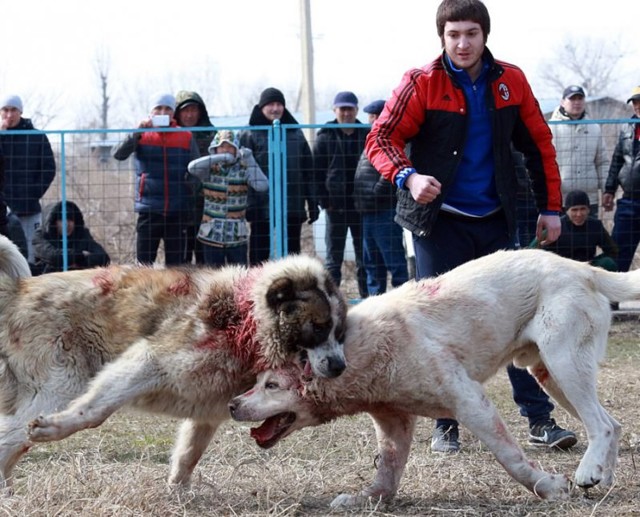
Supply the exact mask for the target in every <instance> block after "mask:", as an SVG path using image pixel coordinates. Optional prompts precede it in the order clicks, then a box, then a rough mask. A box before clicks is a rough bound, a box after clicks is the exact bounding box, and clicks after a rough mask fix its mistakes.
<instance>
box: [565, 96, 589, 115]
mask: <svg viewBox="0 0 640 517" xmlns="http://www.w3.org/2000/svg"><path fill="white" fill-rule="evenodd" d="M560 105H561V106H562V107H563V108H564V111H566V113H567V115H569V116H570V117H571V118H580V116H581V115H582V114H583V113H584V105H585V101H584V95H580V94H577V95H572V96H571V97H567V98H565V99H562V102H561V104H560Z"/></svg>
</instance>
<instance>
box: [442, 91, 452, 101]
mask: <svg viewBox="0 0 640 517" xmlns="http://www.w3.org/2000/svg"><path fill="white" fill-rule="evenodd" d="M442 100H443V101H450V100H451V97H449V94H448V93H445V94H444V95H443V97H442Z"/></svg>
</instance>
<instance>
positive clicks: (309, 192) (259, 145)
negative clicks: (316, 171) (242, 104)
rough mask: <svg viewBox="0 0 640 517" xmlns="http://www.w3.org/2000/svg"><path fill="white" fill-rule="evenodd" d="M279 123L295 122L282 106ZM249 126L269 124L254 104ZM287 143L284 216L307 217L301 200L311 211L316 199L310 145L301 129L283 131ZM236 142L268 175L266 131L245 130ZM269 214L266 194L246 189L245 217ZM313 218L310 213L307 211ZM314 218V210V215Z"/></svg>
mask: <svg viewBox="0 0 640 517" xmlns="http://www.w3.org/2000/svg"><path fill="white" fill-rule="evenodd" d="M280 123H281V124H298V121H297V120H296V119H295V117H294V116H293V115H291V113H290V112H289V110H287V109H286V108H285V110H284V113H283V114H282V118H281V119H280ZM249 125H250V126H270V125H272V122H271V121H270V120H269V119H267V117H265V116H264V114H263V113H262V110H261V109H260V107H259V106H258V105H257V104H256V105H255V106H254V107H253V110H252V112H251V116H250V117H249ZM286 138H287V141H286V146H287V164H286V174H287V219H288V220H289V221H292V220H297V221H305V220H307V212H306V209H305V203H307V204H308V206H309V209H310V211H311V212H314V211H315V212H317V206H318V200H317V195H316V189H315V185H314V181H313V156H312V154H311V148H310V147H309V143H308V142H307V139H306V138H305V136H304V133H303V132H302V130H301V129H287V130H286ZM240 144H241V145H242V146H244V147H247V148H249V149H251V150H252V151H253V156H254V157H255V159H256V161H257V162H258V165H259V166H260V169H262V171H263V172H264V173H265V175H267V176H269V173H270V172H269V142H268V134H267V131H266V130H245V131H243V132H242V133H241V134H240ZM268 217H269V194H268V193H260V192H256V191H255V190H254V189H249V205H248V208H247V220H248V221H256V220H259V219H267V218H268ZM309 217H310V218H313V214H312V213H310V214H309ZM315 217H316V218H317V213H316V214H315Z"/></svg>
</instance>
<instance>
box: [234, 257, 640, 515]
mask: <svg viewBox="0 0 640 517" xmlns="http://www.w3.org/2000/svg"><path fill="white" fill-rule="evenodd" d="M638 298H640V270H639V271H634V272H631V273H610V272H607V271H604V270H602V269H598V268H594V267H591V266H589V265H587V264H583V263H579V262H575V261H572V260H568V259H564V258H561V257H559V256H558V255H555V254H553V253H550V252H546V251H538V250H522V251H503V252H497V253H495V254H493V255H490V256H487V257H485V258H481V259H479V260H475V261H472V262H469V263H467V264H465V265H463V266H461V267H459V268H457V269H455V270H452V271H450V272H449V273H446V274H444V275H442V276H439V277H437V278H433V279H427V280H422V281H421V282H417V283H416V282H410V283H407V284H405V285H403V286H401V287H399V288H397V289H395V290H393V291H391V292H388V293H386V294H384V295H380V296H376V297H371V298H368V299H366V300H364V301H362V302H361V303H360V304H359V305H357V306H355V307H353V308H351V309H350V310H349V312H348V313H347V323H346V328H347V330H346V334H345V355H346V359H347V369H346V370H345V371H344V373H343V374H342V375H341V376H340V377H338V378H337V379H333V380H326V379H311V380H308V381H307V380H305V379H304V375H301V373H300V370H299V369H298V368H297V367H296V366H293V365H292V366H291V367H289V368H283V369H279V370H271V371H266V372H263V373H261V374H260V375H259V376H258V383H257V384H256V386H254V388H253V389H251V390H250V391H248V392H246V393H245V394H243V395H240V396H238V397H236V398H235V399H233V401H232V402H231V404H230V410H231V413H232V416H233V417H234V419H236V420H245V421H262V420H265V419H266V420H265V422H264V423H263V424H262V425H261V426H260V427H259V428H256V429H252V436H253V437H254V438H255V440H256V441H257V442H258V444H259V445H261V446H263V447H271V446H273V445H274V444H275V443H277V442H278V441H279V440H280V439H281V438H283V437H285V436H287V435H289V434H291V433H292V432H293V431H295V430H297V429H301V428H303V427H306V426H314V425H318V424H322V423H325V422H328V421H330V420H332V419H334V418H336V417H339V416H342V415H351V414H355V413H359V412H367V413H369V415H370V416H371V418H372V419H373V422H374V426H375V430H376V435H377V438H378V453H379V456H378V458H379V461H378V462H377V467H378V469H377V473H376V477H375V480H374V481H373V483H372V484H371V485H370V486H369V487H367V488H365V489H364V490H362V492H360V493H359V494H357V495H349V494H342V495H340V496H338V497H337V498H336V499H335V500H334V502H333V503H332V506H354V505H359V504H361V503H362V502H363V501H365V500H366V499H367V498H369V497H373V498H376V499H377V498H382V499H385V498H391V497H393V496H394V495H395V493H396V491H397V489H398V485H399V482H400V478H401V476H402V472H403V470H404V467H405V464H406V461H407V458H408V455H409V450H410V446H411V441H412V438H413V432H414V425H415V421H416V416H417V415H420V416H428V417H434V418H436V417H454V418H456V419H457V420H459V421H460V422H461V424H463V425H464V426H465V427H467V428H468V429H469V430H470V431H471V432H473V433H474V434H475V435H476V436H477V437H478V438H479V439H481V440H482V441H483V442H484V443H485V445H486V446H487V447H488V448H489V449H490V450H491V451H492V452H493V453H494V455H495V456H496V458H497V460H498V461H499V462H500V463H501V464H502V466H503V467H504V468H505V469H506V470H507V472H508V473H509V474H510V475H511V476H512V477H513V478H514V479H515V480H516V481H519V482H520V483H522V484H523V485H524V486H525V487H527V488H528V489H529V490H531V491H532V492H534V493H535V494H537V495H538V496H540V497H542V498H545V499H557V498H563V497H566V496H567V495H568V494H569V490H570V486H571V483H570V481H569V479H568V478H566V477H565V476H564V475H555V474H549V473H546V472H544V471H542V470H540V469H538V468H537V467H536V466H535V465H534V464H533V463H531V462H529V461H528V460H527V458H526V457H525V454H524V452H523V451H522V449H521V448H520V446H519V445H518V443H517V442H516V441H515V439H514V438H513V437H512V436H511V434H510V433H509V432H508V430H507V428H506V426H505V424H504V422H503V420H502V419H501V418H500V416H499V415H498V413H497V411H496V409H495V407H494V405H493V404H492V403H491V401H490V400H489V399H488V398H487V396H486V394H485V391H484V389H483V387H482V383H484V382H485V381H487V380H488V379H489V378H490V377H492V376H493V375H494V374H495V373H496V372H497V371H498V370H499V369H500V368H502V367H504V366H505V365H506V364H508V363H509V362H511V361H513V362H514V363H515V364H516V366H520V367H527V368H528V370H529V371H530V372H531V373H532V374H533V375H534V376H535V377H536V379H537V380H538V382H539V383H540V384H541V386H542V387H543V388H544V389H545V391H547V393H549V395H551V396H552V397H553V398H554V399H555V400H556V401H557V402H559V403H560V404H561V405H562V406H563V407H564V408H565V409H566V410H567V411H569V412H570V413H571V414H572V415H574V416H575V417H576V418H578V419H579V420H581V421H582V423H583V424H584V426H585V428H586V432H587V438H588V441H589V446H588V448H587V451H586V453H585V455H584V457H583V459H582V461H581V462H580V465H579V467H578V469H577V471H576V473H575V477H574V480H575V483H576V484H577V485H578V486H580V487H591V486H593V485H596V484H597V483H602V484H610V483H611V482H612V480H613V477H614V473H615V467H616V463H617V452H618V439H619V437H620V432H621V428H620V425H619V424H618V422H616V420H614V419H613V418H612V417H611V416H610V415H609V414H608V413H607V412H606V411H605V409H604V408H603V407H602V405H601V404H600V403H599V401H598V396H597V392H596V376H597V370H598V362H599V361H600V360H601V359H602V358H603V357H604V354H605V349H606V345H607V335H608V331H609V326H610V320H611V314H610V300H615V301H626V300H631V299H638Z"/></svg>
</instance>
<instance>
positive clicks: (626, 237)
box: [611, 198, 640, 271]
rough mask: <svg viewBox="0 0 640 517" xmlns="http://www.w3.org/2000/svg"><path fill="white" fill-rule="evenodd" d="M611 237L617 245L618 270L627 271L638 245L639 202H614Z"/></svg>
mask: <svg viewBox="0 0 640 517" xmlns="http://www.w3.org/2000/svg"><path fill="white" fill-rule="evenodd" d="M611 237H613V240H614V241H615V242H616V244H617V245H618V249H619V251H618V259H617V262H618V270H619V271H629V267H631V263H632V262H633V256H634V255H635V253H636V248H637V247H638V243H640V200H637V201H635V200H631V199H627V198H620V199H618V200H617V201H616V213H615V216H614V218H613V231H612V232H611Z"/></svg>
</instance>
